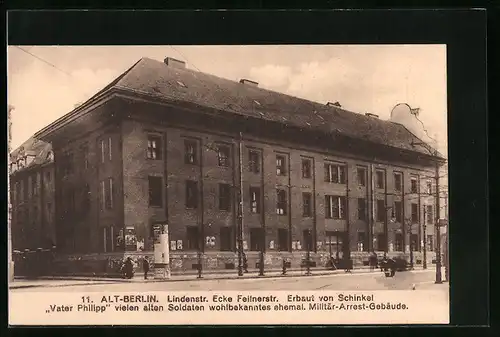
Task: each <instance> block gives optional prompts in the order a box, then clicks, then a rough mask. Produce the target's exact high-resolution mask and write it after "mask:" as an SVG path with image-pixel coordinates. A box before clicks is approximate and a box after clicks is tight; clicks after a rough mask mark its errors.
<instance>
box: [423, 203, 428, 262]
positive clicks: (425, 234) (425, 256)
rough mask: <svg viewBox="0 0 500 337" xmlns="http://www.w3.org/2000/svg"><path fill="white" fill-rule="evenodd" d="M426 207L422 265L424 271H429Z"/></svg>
mask: <svg viewBox="0 0 500 337" xmlns="http://www.w3.org/2000/svg"><path fill="white" fill-rule="evenodd" d="M425 208H426V206H425V205H424V223H423V225H422V229H423V231H422V232H423V233H422V235H423V240H422V241H423V243H424V247H423V248H424V261H423V263H422V268H423V269H427V225H426V221H427V217H426V214H427V213H426V209H425Z"/></svg>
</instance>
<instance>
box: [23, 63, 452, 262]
mask: <svg viewBox="0 0 500 337" xmlns="http://www.w3.org/2000/svg"><path fill="white" fill-rule="evenodd" d="M35 137H36V138H38V139H40V140H41V141H43V142H49V143H51V145H52V150H53V153H54V156H55V170H54V171H53V172H54V182H55V195H54V197H55V202H54V203H55V204H56V205H57V207H56V209H55V211H56V216H55V219H56V222H55V228H56V235H55V236H56V240H57V247H58V249H59V252H60V253H62V254H69V255H75V254H76V255H79V256H81V257H85V256H93V258H96V256H98V257H109V256H123V255H124V254H127V255H130V254H131V255H134V254H135V255H140V256H142V255H148V254H152V253H153V243H154V238H155V232H156V230H157V228H158V226H159V225H163V224H168V230H169V236H170V249H171V259H172V268H173V269H179V270H190V269H193V268H195V266H196V264H197V261H198V260H197V256H198V253H199V252H201V253H203V254H202V256H203V263H204V265H205V268H222V269H224V268H226V269H231V268H235V265H236V264H237V262H236V261H237V254H236V247H237V239H238V238H239V233H240V227H239V220H240V218H239V217H240V211H241V223H242V227H241V228H242V230H241V232H242V238H243V239H242V242H243V248H244V250H245V253H246V255H247V257H248V259H249V265H250V266H251V267H253V263H254V261H257V256H258V253H259V252H260V251H264V252H265V264H266V265H269V266H280V265H281V262H282V259H283V258H287V259H290V261H291V263H292V266H298V265H299V264H300V263H301V261H302V260H303V258H304V256H305V253H306V251H310V252H311V258H312V260H314V261H315V263H316V264H317V265H320V264H324V263H326V260H327V259H328V257H329V256H330V255H337V256H339V257H342V256H346V254H347V255H349V256H350V257H351V258H353V259H354V260H355V263H362V261H363V260H364V259H366V257H367V256H368V253H369V251H371V250H375V251H377V252H380V253H383V252H387V253H388V254H407V253H408V251H409V249H410V247H412V248H413V250H415V251H417V253H416V254H417V258H416V259H417V260H418V259H419V257H418V256H419V255H418V251H421V249H422V247H423V244H424V242H425V244H426V245H427V246H428V247H427V248H428V250H429V251H432V250H433V247H434V242H435V234H434V233H435V232H434V223H435V220H436V213H435V212H436V209H435V197H434V193H435V191H436V180H435V179H434V178H435V167H436V165H441V164H443V163H444V159H443V158H442V156H441V155H439V154H438V153H436V152H435V151H434V150H433V149H432V148H430V147H429V145H427V144H425V143H423V142H422V141H421V140H420V139H418V138H417V137H416V136H415V135H414V134H412V133H411V132H410V131H408V129H406V128H405V127H404V126H403V125H401V124H398V123H393V122H389V121H384V120H381V119H379V118H378V116H376V115H373V114H366V115H365V114H358V113H354V112H350V111H346V110H344V109H342V108H341V107H340V104H339V103H338V102H337V103H335V104H330V103H325V104H321V103H317V102H311V101H308V100H304V99H300V98H296V97H292V96H288V95H285V94H282V93H278V92H273V91H269V90H265V89H262V88H259V86H258V83H256V82H254V81H251V80H245V79H243V80H241V81H239V82H233V81H230V80H226V79H222V78H218V77H216V76H213V75H209V74H205V73H201V72H197V71H193V70H190V69H187V68H186V65H185V63H183V62H181V61H178V60H175V59H172V58H166V59H165V60H164V62H159V61H155V60H151V59H147V58H143V59H141V60H139V61H138V62H137V63H136V64H134V65H133V66H132V67H131V68H130V69H129V70H127V71H126V72H125V73H123V74H122V75H120V76H119V77H118V78H117V79H115V80H114V81H113V82H112V83H110V84H109V85H108V86H107V87H106V88H104V89H103V90H101V91H100V92H99V93H97V94H96V95H94V96H93V97H92V98H91V99H89V100H88V101H87V102H84V103H83V104H81V105H79V106H78V107H76V108H75V109H74V110H73V111H71V112H70V113H68V114H67V115H65V116H64V117H62V118H60V119H58V120H56V121H55V122H53V123H52V124H50V125H49V126H47V127H46V128H44V129H43V130H41V131H39V132H38V133H37V134H36V135H35ZM40 181H42V180H40ZM32 184H33V183H32ZM31 186H33V185H31ZM27 189H28V191H29V189H30V187H29V186H28V187H27ZM24 193H28V192H24ZM240 201H242V208H241V209H240V208H239V207H240V206H239V205H240ZM40 207H41V206H40ZM424 225H425V226H424ZM424 228H425V229H424ZM424 233H425V234H424ZM95 253H99V254H95ZM428 258H429V259H431V258H432V255H431V254H428ZM420 259H421V257H420Z"/></svg>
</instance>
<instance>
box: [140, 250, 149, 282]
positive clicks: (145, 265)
mask: <svg viewBox="0 0 500 337" xmlns="http://www.w3.org/2000/svg"><path fill="white" fill-rule="evenodd" d="M142 269H143V270H144V279H145V280H147V279H148V272H149V258H148V257H147V256H145V257H144V260H142Z"/></svg>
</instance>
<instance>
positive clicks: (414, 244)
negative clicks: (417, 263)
mask: <svg viewBox="0 0 500 337" xmlns="http://www.w3.org/2000/svg"><path fill="white" fill-rule="evenodd" d="M410 249H411V250H412V251H414V252H415V251H417V250H419V249H418V235H417V234H411V235H410Z"/></svg>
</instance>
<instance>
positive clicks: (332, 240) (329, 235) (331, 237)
mask: <svg viewBox="0 0 500 337" xmlns="http://www.w3.org/2000/svg"><path fill="white" fill-rule="evenodd" d="M325 236H326V242H325V243H326V245H327V246H328V251H329V252H331V253H335V255H338V254H339V253H340V252H342V251H343V247H344V243H343V242H344V241H343V240H342V239H343V236H342V234H341V233H340V232H337V231H326V233H325ZM332 255H333V254H332Z"/></svg>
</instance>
